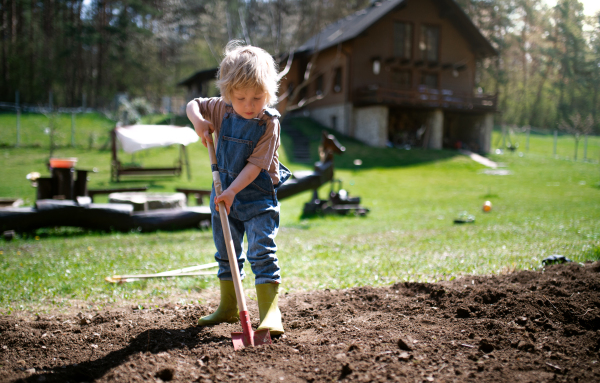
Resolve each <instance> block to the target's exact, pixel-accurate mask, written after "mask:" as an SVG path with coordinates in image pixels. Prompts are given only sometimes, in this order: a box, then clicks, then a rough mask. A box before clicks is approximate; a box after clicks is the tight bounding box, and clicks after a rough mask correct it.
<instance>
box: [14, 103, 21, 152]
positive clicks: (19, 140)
mask: <svg viewBox="0 0 600 383" xmlns="http://www.w3.org/2000/svg"><path fill="white" fill-rule="evenodd" d="M15 105H16V109H17V143H16V144H15V146H16V147H17V148H18V147H19V146H20V145H21V108H20V107H19V91H16V92H15Z"/></svg>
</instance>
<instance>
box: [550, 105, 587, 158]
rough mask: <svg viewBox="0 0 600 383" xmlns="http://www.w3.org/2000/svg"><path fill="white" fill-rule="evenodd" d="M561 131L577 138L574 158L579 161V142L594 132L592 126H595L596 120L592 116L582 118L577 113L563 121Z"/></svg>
mask: <svg viewBox="0 0 600 383" xmlns="http://www.w3.org/2000/svg"><path fill="white" fill-rule="evenodd" d="M558 126H559V129H561V130H564V131H565V132H567V133H569V134H572V135H573V137H574V138H575V154H574V155H573V158H574V160H575V161H577V147H578V146H579V140H580V139H581V137H582V136H586V135H588V134H590V133H591V132H592V126H594V120H593V118H592V115H591V114H590V115H589V116H587V117H586V118H585V119H584V118H582V117H581V114H579V112H576V113H574V114H572V115H571V116H569V118H568V120H562V121H561V122H560V124H559V125H558Z"/></svg>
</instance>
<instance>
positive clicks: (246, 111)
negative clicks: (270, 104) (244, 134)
mask: <svg viewBox="0 0 600 383" xmlns="http://www.w3.org/2000/svg"><path fill="white" fill-rule="evenodd" d="M266 104H267V92H264V91H262V90H259V89H253V88H243V89H236V90H234V91H233V92H232V94H231V105H232V106H233V110H235V112H236V113H237V114H239V115H240V116H242V117H244V118H245V119H248V120H249V119H251V118H255V117H256V116H258V114H259V113H260V112H261V111H262V110H263V109H264V108H265V106H266Z"/></svg>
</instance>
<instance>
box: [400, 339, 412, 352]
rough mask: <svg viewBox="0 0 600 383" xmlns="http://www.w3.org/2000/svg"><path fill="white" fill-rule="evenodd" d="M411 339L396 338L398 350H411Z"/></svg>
mask: <svg viewBox="0 0 600 383" xmlns="http://www.w3.org/2000/svg"><path fill="white" fill-rule="evenodd" d="M411 343H412V342H411V341H410V340H409V339H402V338H400V339H398V347H399V348H400V350H404V351H412V347H411V346H410V345H411Z"/></svg>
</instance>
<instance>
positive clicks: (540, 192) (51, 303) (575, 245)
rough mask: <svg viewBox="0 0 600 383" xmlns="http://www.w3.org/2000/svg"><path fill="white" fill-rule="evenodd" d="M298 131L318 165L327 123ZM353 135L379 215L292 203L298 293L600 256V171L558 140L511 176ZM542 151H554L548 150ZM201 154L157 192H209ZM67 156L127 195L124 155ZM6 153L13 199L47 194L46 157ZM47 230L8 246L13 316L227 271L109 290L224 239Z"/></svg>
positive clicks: (347, 164) (164, 292)
mask: <svg viewBox="0 0 600 383" xmlns="http://www.w3.org/2000/svg"><path fill="white" fill-rule="evenodd" d="M292 123H293V124H294V125H295V126H296V127H297V128H298V129H301V130H304V131H305V132H306V133H307V134H308V135H309V136H310V137H313V138H315V140H314V141H315V143H314V144H313V146H312V148H311V153H312V156H313V160H316V159H317V141H318V140H317V138H318V136H319V134H320V129H319V127H317V126H315V125H314V124H313V123H310V122H309V121H308V120H304V119H300V120H294V121H293V122H292ZM339 138H340V141H342V144H343V145H345V146H346V148H347V150H346V153H344V154H343V155H342V156H340V157H337V159H336V165H337V168H336V178H340V179H342V180H343V187H344V188H346V189H347V190H348V191H349V192H350V195H359V196H361V197H362V204H363V205H364V206H366V207H368V208H370V210H371V211H370V213H369V214H368V215H367V216H366V217H354V216H348V217H333V216H328V217H314V218H302V217H301V212H302V207H303V204H304V203H305V202H307V201H308V200H309V199H310V194H311V193H310V192H305V193H302V194H300V195H297V196H294V197H292V198H290V199H287V200H285V201H283V202H282V213H281V228H280V232H279V235H278V237H277V243H278V246H279V250H278V253H277V254H278V256H279V259H280V265H281V267H282V274H283V279H284V283H283V285H282V288H283V289H284V290H286V291H290V290H299V289H308V290H310V289H322V288H344V287H350V286H361V285H374V286H380V285H388V284H390V283H394V282H397V281H436V280H443V279H452V278H456V277H460V276H461V275H466V274H497V273H504V272H509V271H513V270H523V269H530V270H531V269H538V268H540V267H541V260H542V259H543V258H545V257H547V256H548V255H551V254H562V255H564V256H566V257H568V258H570V259H572V260H574V261H576V262H583V261H586V260H598V259H600V204H599V203H598V201H599V200H600V187H598V182H599V181H600V166H599V164H598V163H593V162H585V163H584V162H582V161H578V162H573V161H572V160H567V159H566V158H565V157H559V158H558V159H556V158H553V157H552V140H550V141H549V142H550V146H549V147H547V141H544V140H546V138H547V137H542V138H543V140H542V139H541V138H540V139H539V140H538V138H537V137H535V138H534V136H533V135H532V136H531V141H530V151H529V152H524V153H523V155H522V157H521V156H519V153H518V152H515V153H506V152H505V154H503V155H496V154H493V155H491V156H490V158H491V159H492V160H494V161H497V162H501V163H504V164H505V165H506V169H508V170H510V171H511V174H510V175H507V176H494V175H488V174H485V173H484V172H483V171H484V170H485V167H483V166H482V165H479V164H477V163H475V162H473V161H472V160H470V159H468V158H466V157H464V156H460V155H458V154H457V153H456V152H453V151H423V150H414V149H413V150H410V151H406V150H399V149H390V148H386V149H376V148H368V147H366V146H363V145H361V144H359V143H357V142H356V141H354V140H351V139H345V138H343V137H339ZM496 139H497V133H495V137H494V142H495V141H496ZM561 139H562V138H561ZM534 144H535V145H536V147H538V148H540V149H539V150H538V149H536V150H534ZM564 144H565V146H568V144H569V142H565V143H564ZM541 145H546V148H545V149H542V146H541ZM588 145H590V143H588ZM521 147H522V148H523V149H524V144H521ZM189 149H190V150H189V151H190V161H191V162H192V169H193V177H192V180H191V181H188V180H187V178H186V177H185V176H183V177H181V178H176V179H163V180H159V181H154V182H149V181H144V182H145V184H148V185H150V186H151V187H152V188H153V190H156V191H172V190H174V188H175V187H177V186H189V187H200V188H208V187H209V186H210V174H209V172H208V159H207V155H206V151H205V149H204V148H202V147H201V146H200V145H199V144H194V145H191V146H190V147H189ZM64 150H65V153H66V154H67V155H73V156H76V157H79V158H80V164H81V166H82V167H97V168H98V169H99V172H98V173H95V174H91V175H90V178H91V181H90V183H91V186H90V187H110V186H115V184H111V183H110V182H109V180H108V178H109V171H108V170H109V158H110V152H108V151H106V152H105V151H97V150H95V151H86V150H83V149H67V148H65V149H64ZM588 150H589V146H588ZM546 152H548V153H547V154H544V153H546ZM0 153H2V154H3V156H1V157H0V159H1V161H2V163H3V170H2V175H3V178H4V179H5V180H6V182H3V183H2V184H0V196H6V197H9V196H23V195H25V194H28V195H29V199H30V201H31V202H33V194H34V191H35V190H34V189H32V188H31V187H30V186H29V185H28V184H27V181H26V180H25V178H24V175H25V174H26V173H27V172H29V171H33V170H36V169H34V167H36V166H37V167H38V168H39V167H41V166H43V161H45V159H46V158H45V157H44V155H45V151H44V150H43V149H8V148H4V149H2V150H0ZM287 153H291V140H290V139H289V137H288V136H286V135H285V132H284V136H283V137H282V148H281V149H280V154H281V160H282V162H283V163H285V164H286V165H288V167H290V168H291V169H292V170H305V169H309V168H310V166H307V165H303V164H297V163H293V162H292V161H291V159H290V157H289V156H288V155H287ZM176 155H177V151H176V150H175V149H172V148H166V149H157V150H156V151H154V152H150V153H149V154H148V155H144V156H143V157H138V159H137V160H140V161H141V162H143V163H144V164H153V163H161V162H162V163H164V162H165V161H172V159H173V158H174V157H176ZM580 157H581V154H580ZM590 157H591V156H590V155H588V158H590ZM355 158H361V159H362V160H363V166H361V168H360V169H355V167H354V165H353V160H354V159H355ZM134 160H136V159H135V158H134ZM78 166H79V165H78ZM10 184H15V185H19V186H10ZM138 184H140V183H139V182H137V183H136V182H126V183H122V185H138ZM119 185H121V184H119ZM328 192H329V185H326V186H324V187H323V188H321V190H320V192H319V194H320V197H321V198H327V193H328ZM486 200H490V201H491V202H492V204H493V209H492V212H491V213H483V212H482V210H481V207H482V205H483V203H484V202H485V201H486ZM463 211H467V212H468V213H469V214H473V215H474V216H475V218H476V221H475V223H473V224H464V225H457V224H454V223H453V220H454V218H455V217H456V216H457V215H458V214H460V213H461V212H463ZM37 235H38V236H39V239H36V237H35V236H29V237H27V238H17V239H16V240H13V241H12V242H6V241H0V251H2V254H1V255H0V280H1V281H2V282H0V310H2V311H3V312H9V311H10V310H15V309H21V308H23V309H29V310H33V309H37V308H39V307H46V308H47V307H55V306H57V307H60V306H64V305H67V304H69V302H71V301H73V300H80V301H81V300H83V301H86V302H89V303H90V304H94V305H102V304H105V303H111V302H121V301H127V302H132V301H133V302H140V303H144V304H146V303H147V302H152V300H153V299H155V300H161V299H169V300H174V301H178V300H180V299H184V300H189V301H194V299H197V297H198V292H199V291H201V290H202V289H205V288H208V287H215V286H216V278H215V277H214V276H211V277H207V278H204V277H202V278H181V279H159V280H149V281H145V282H135V283H130V284H124V285H110V284H107V283H105V282H104V277H106V276H109V275H112V274H125V273H138V272H139V273H147V272H159V271H165V270H168V269H175V268H181V267H186V266H191V265H196V264H201V263H208V262H212V261H213V258H212V256H213V254H214V251H215V250H214V245H213V243H212V233H211V232H210V231H198V230H187V231H180V232H173V233H166V232H160V233H150V234H139V233H125V234H123V233H110V234H100V233H88V232H84V231H82V230H79V229H59V230H54V229H52V230H46V231H38V233H37ZM247 271H248V273H249V278H247V279H246V281H245V285H246V287H247V288H250V287H251V286H252V284H253V278H252V273H251V272H250V270H249V268H248V269H247Z"/></svg>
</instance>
